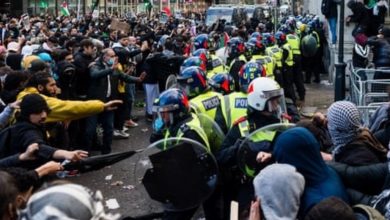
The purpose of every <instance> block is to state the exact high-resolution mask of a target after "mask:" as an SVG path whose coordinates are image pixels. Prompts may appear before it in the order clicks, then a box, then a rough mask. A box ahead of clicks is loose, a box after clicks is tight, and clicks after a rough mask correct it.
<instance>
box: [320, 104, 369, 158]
mask: <svg viewBox="0 0 390 220" xmlns="http://www.w3.org/2000/svg"><path fill="white" fill-rule="evenodd" d="M327 116H328V130H329V134H330V136H331V138H332V142H333V145H334V147H333V154H337V153H338V152H340V150H341V149H342V148H343V147H344V146H345V145H346V144H348V143H349V142H351V141H353V140H354V139H355V138H356V136H357V135H358V130H359V128H360V127H361V126H362V124H361V119H360V114H359V111H358V109H357V107H356V105H355V104H353V103H352V102H348V101H338V102H335V103H333V104H332V105H331V106H330V107H329V109H328V114H327Z"/></svg>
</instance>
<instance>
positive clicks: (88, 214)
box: [20, 184, 120, 220]
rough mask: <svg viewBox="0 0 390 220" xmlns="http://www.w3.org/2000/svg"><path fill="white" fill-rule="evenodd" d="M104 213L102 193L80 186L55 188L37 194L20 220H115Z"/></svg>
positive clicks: (68, 185) (112, 216) (65, 185)
mask: <svg viewBox="0 0 390 220" xmlns="http://www.w3.org/2000/svg"><path fill="white" fill-rule="evenodd" d="M119 217H120V216H119V215H118V214H117V215H111V214H107V213H105V211H104V206H103V197H102V194H101V193H100V191H96V192H91V191H90V190H89V189H88V188H86V187H84V186H81V185H77V184H64V185H56V186H52V187H49V188H47V189H44V190H42V191H40V192H38V193H36V194H34V195H33V196H32V197H31V198H30V200H29V201H28V203H27V207H26V209H24V210H23V211H22V213H21V215H20V219H21V220H48V219H50V220H76V219H77V220H116V219H119Z"/></svg>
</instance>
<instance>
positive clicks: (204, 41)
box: [194, 34, 209, 51]
mask: <svg viewBox="0 0 390 220" xmlns="http://www.w3.org/2000/svg"><path fill="white" fill-rule="evenodd" d="M208 44H209V36H208V35H207V34H199V35H198V36H196V37H195V38H194V51H195V50H197V49H208V48H209V45H208Z"/></svg>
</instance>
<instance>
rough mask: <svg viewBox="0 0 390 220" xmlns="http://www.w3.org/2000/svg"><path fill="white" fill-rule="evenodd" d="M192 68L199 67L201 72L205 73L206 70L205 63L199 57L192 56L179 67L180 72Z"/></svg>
mask: <svg viewBox="0 0 390 220" xmlns="http://www.w3.org/2000/svg"><path fill="white" fill-rule="evenodd" d="M193 66H195V67H199V68H200V69H202V70H203V71H206V69H207V67H206V66H207V63H206V62H204V60H202V59H201V58H200V57H195V56H192V57H188V58H187V59H185V60H184V62H183V64H181V66H180V71H184V70H185V69H187V68H188V67H193Z"/></svg>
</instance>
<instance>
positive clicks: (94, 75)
mask: <svg viewBox="0 0 390 220" xmlns="http://www.w3.org/2000/svg"><path fill="white" fill-rule="evenodd" d="M90 78H91V80H90V82H89V89H88V95H87V97H88V99H99V100H101V101H103V102H106V101H108V100H112V99H115V98H117V97H118V82H119V80H122V81H124V82H126V83H133V82H136V81H137V78H136V77H133V76H129V75H125V74H123V73H121V72H118V71H114V70H113V69H111V67H108V66H107V65H106V64H104V63H103V60H102V59H99V60H98V61H96V62H95V63H94V64H92V65H91V67H90ZM109 82H110V83H109ZM109 86H110V89H111V90H110V92H109V91H108V89H109ZM108 94H109V97H107V95H108Z"/></svg>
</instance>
